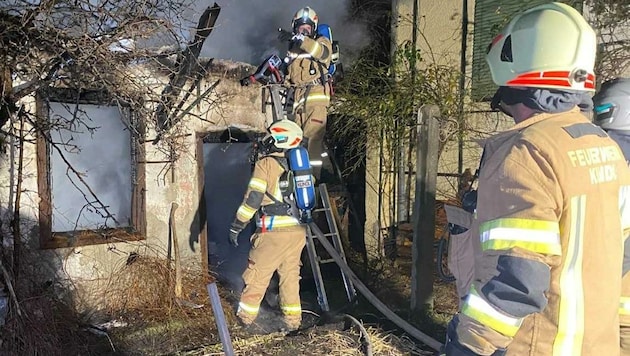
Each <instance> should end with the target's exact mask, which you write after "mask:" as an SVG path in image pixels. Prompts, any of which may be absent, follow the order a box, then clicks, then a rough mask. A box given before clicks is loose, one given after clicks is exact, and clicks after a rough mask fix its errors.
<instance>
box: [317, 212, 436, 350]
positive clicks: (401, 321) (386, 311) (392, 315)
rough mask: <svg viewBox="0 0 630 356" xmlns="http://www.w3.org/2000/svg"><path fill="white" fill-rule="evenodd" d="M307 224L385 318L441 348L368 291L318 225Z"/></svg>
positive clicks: (431, 345) (431, 344)
mask: <svg viewBox="0 0 630 356" xmlns="http://www.w3.org/2000/svg"><path fill="white" fill-rule="evenodd" d="M309 226H310V228H311V231H312V232H313V234H314V235H315V236H316V237H317V239H318V240H319V242H320V243H321V244H322V246H324V248H325V249H326V251H327V252H328V253H329V254H330V257H332V259H333V260H334V261H335V262H336V263H337V265H338V266H339V268H341V270H342V271H343V273H345V274H346V275H347V276H348V277H349V278H350V279H351V280H352V283H353V284H354V286H355V287H356V289H357V290H358V291H359V292H361V294H363V296H364V297H365V298H366V299H367V300H368V301H369V302H370V303H371V304H372V305H373V306H374V307H376V309H378V310H379V311H380V312H381V313H383V315H384V316H385V317H386V318H387V319H389V320H391V321H392V322H393V323H394V324H396V325H397V326H398V327H400V328H401V329H403V330H404V331H405V332H407V333H408V334H409V335H411V336H412V337H413V338H415V339H417V340H419V341H422V342H423V343H425V344H426V345H427V346H429V347H431V348H432V349H434V350H436V351H440V350H441V348H442V346H443V345H442V344H441V343H440V342H439V341H437V340H435V339H434V338H432V337H430V336H428V335H427V334H425V333H423V332H422V331H420V330H418V329H416V328H415V327H414V326H413V325H411V324H409V323H408V322H407V321H406V320H404V319H403V318H401V317H399V316H398V315H396V313H394V312H393V311H391V310H390V309H389V308H388V307H387V306H386V305H385V304H383V302H381V301H380V300H378V298H376V296H375V295H374V294H372V292H370V290H369V289H368V288H367V287H366V286H365V284H363V282H361V280H360V279H359V277H357V275H356V274H354V272H352V270H351V269H350V267H348V265H347V264H346V263H345V261H344V260H343V258H341V256H340V255H339V253H337V251H336V250H335V248H334V247H333V246H332V244H331V243H330V242H329V241H328V239H327V238H326V237H325V236H324V234H323V233H322V231H321V230H320V229H319V227H318V226H317V225H316V224H315V223H309Z"/></svg>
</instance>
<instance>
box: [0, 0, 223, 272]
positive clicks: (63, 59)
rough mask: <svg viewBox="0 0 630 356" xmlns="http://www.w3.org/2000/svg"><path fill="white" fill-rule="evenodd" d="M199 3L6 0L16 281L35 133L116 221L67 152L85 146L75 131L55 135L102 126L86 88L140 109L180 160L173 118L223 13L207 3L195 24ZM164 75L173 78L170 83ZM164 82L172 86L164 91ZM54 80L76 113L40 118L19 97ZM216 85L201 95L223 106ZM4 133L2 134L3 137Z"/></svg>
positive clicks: (4, 107)
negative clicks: (28, 148) (85, 102)
mask: <svg viewBox="0 0 630 356" xmlns="http://www.w3.org/2000/svg"><path fill="white" fill-rule="evenodd" d="M193 5H197V6H198V4H196V3H195V1H192V0H77V1H74V0H73V1H68V0H41V1H31V0H7V1H4V2H3V3H2V5H0V130H1V133H2V135H0V136H3V137H7V136H9V135H11V136H12V137H13V138H14V140H15V142H16V144H15V147H17V149H18V152H17V154H13V156H12V160H11V162H13V159H16V160H17V165H16V166H15V167H13V168H12V172H11V174H12V176H13V178H12V179H11V184H12V185H14V186H11V187H9V189H10V190H11V192H15V193H14V195H13V196H11V198H10V200H11V202H10V203H9V207H12V208H10V209H11V210H12V211H11V217H10V219H11V224H10V228H11V230H12V239H13V240H12V243H13V256H12V262H11V263H5V266H9V267H10V268H9V269H10V271H11V272H12V273H13V277H12V279H13V282H15V280H16V279H17V271H19V260H20V255H21V246H22V236H21V235H22V232H21V231H20V225H21V222H20V214H19V211H20V200H21V196H20V195H21V193H22V192H21V191H22V189H21V184H22V180H23V171H22V169H23V163H24V162H23V161H24V158H23V151H24V146H25V144H28V143H33V142H34V140H33V137H35V136H36V135H39V136H40V137H43V138H44V139H45V140H46V143H47V144H48V145H49V147H50V150H51V151H54V152H57V153H58V154H59V155H60V157H61V159H62V160H63V161H64V162H65V163H66V164H67V166H68V167H67V170H66V175H67V176H68V177H69V178H70V177H71V181H72V184H74V185H75V188H76V189H78V190H79V191H80V192H81V193H82V195H83V197H84V199H85V207H87V208H89V209H92V211H95V212H97V213H98V214H100V215H101V216H102V217H104V218H106V219H107V220H110V221H111V220H113V221H115V217H114V216H113V214H111V213H110V212H109V211H108V207H107V206H106V204H104V203H103V202H102V201H101V199H100V198H99V197H98V196H97V195H96V194H95V193H94V190H93V189H92V188H93V187H90V186H89V185H88V184H87V183H86V181H85V180H84V179H83V178H82V175H83V173H82V172H80V171H79V170H77V169H75V168H74V167H72V166H71V164H70V163H69V161H68V160H67V159H66V158H65V156H66V155H67V154H68V153H69V152H72V151H77V150H78V149H80V148H78V147H76V145H75V144H74V143H73V142H72V140H71V139H70V140H68V141H64V142H55V141H54V140H53V139H52V138H51V135H50V134H49V133H50V131H51V130H61V129H63V130H68V131H70V132H74V131H76V130H77V129H78V128H81V131H84V132H94V131H96V130H98V129H99V127H98V126H96V125H95V124H93V123H91V122H90V120H89V119H90V118H89V117H87V116H86V115H85V113H84V112H82V110H81V107H80V105H79V100H78V98H79V94H80V93H81V92H93V93H96V97H97V99H98V100H99V101H101V103H103V104H109V105H118V106H119V107H121V106H122V105H125V106H127V107H131V108H133V111H134V117H137V118H138V119H139V121H140V122H141V123H140V125H138V126H140V127H149V128H151V127H152V128H155V131H156V132H157V134H158V136H159V137H161V138H162V140H161V142H160V146H158V149H162V150H164V151H166V152H168V154H169V157H171V159H172V160H176V158H177V152H176V151H177V148H178V147H179V146H178V144H177V137H181V135H178V133H177V131H178V128H176V127H174V124H175V123H176V122H177V121H179V119H181V116H182V115H183V114H182V111H185V110H181V108H182V106H183V104H184V101H186V100H187V99H188V96H187V95H183V97H182V96H181V95H179V94H180V93H184V94H185V93H186V90H185V89H184V87H185V86H187V85H188V83H190V82H191V80H190V79H191V78H194V80H193V81H192V82H193V83H198V82H199V80H200V79H201V77H202V76H203V75H204V73H206V71H207V69H208V68H207V65H200V62H199V60H198V56H199V51H200V49H201V46H202V45H203V43H204V41H205V39H206V38H207V36H208V35H209V33H210V31H211V29H212V26H213V25H214V21H216V17H217V16H218V14H219V7H218V5H216V3H215V4H214V6H213V7H208V8H207V9H206V11H205V12H203V14H201V19H200V22H199V25H197V28H196V29H195V25H196V24H195V23H192V22H190V21H189V20H187V19H189V18H191V17H192V15H193V14H194V12H193ZM195 16H197V15H195ZM189 29H192V32H193V33H192V34H189V33H188V31H189ZM188 38H190V40H188ZM182 62H184V63H182ZM165 78H170V81H171V82H170V84H169V85H168V86H167V85H165V84H166V83H165V81H166V80H167V79H165ZM173 78H176V80H173ZM192 85H194V84H191V86H192ZM166 87H169V88H170V91H169V93H170V95H165V89H164V88H166ZM214 87H216V86H211V88H214ZM51 88H66V89H70V90H69V91H68V92H69V93H70V95H69V96H68V97H64V98H63V100H62V101H63V102H65V103H66V104H65V105H64V106H65V107H66V110H68V112H69V113H70V114H71V115H70V118H68V116H65V118H61V117H51V118H48V119H46V118H42V117H37V114H36V113H33V112H29V111H28V110H26V109H25V107H24V106H23V105H22V104H21V101H20V100H21V99H23V98H25V97H27V96H29V95H33V94H35V93H40V94H42V96H44V97H45V96H46V94H47V93H48V92H49V91H51V90H50V89H51ZM189 89H190V88H189ZM173 93H176V94H173ZM209 93H210V89H209V90H207V91H206V92H205V93H204V95H201V98H197V99H195V100H194V101H193V102H194V104H195V105H198V104H199V103H200V101H201V100H205V101H206V104H207V106H208V107H213V106H216V105H219V104H220V102H219V101H217V100H213V99H209V95H208V94H209ZM67 103H70V104H67ZM160 105H161V106H160ZM156 107H162V108H163V109H162V116H160V117H157V115H156V114H155V111H156ZM189 107H190V105H189V106H188V108H189ZM171 117H172V118H176V119H178V120H171ZM11 118H15V119H16V121H15V123H14V124H13V125H10V126H9V125H6V124H7V122H8V121H9V120H10V119H11ZM166 121H168V122H169V124H168V125H165V122H166ZM16 123H17V124H16ZM125 124H126V125H128V128H129V131H130V132H131V133H132V135H133V136H134V139H135V141H136V142H138V143H139V144H140V143H142V142H144V140H145V139H146V138H145V137H144V134H143V132H142V131H138V130H137V127H136V126H134V125H131V124H130V123H128V122H125ZM3 141H4V140H2V139H0V145H4V143H3ZM2 236H4V234H2ZM4 246H5V244H4V243H2V238H0V252H2V253H1V255H2V256H0V257H2V258H3V259H5V261H6V259H7V258H8V256H6V255H5V253H4V252H5V251H4ZM5 282H7V283H10V282H11V281H9V280H7V281H5Z"/></svg>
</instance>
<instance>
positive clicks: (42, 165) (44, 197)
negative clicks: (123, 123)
mask: <svg viewBox="0 0 630 356" xmlns="http://www.w3.org/2000/svg"><path fill="white" fill-rule="evenodd" d="M50 102H59V103H69V104H71V105H74V104H79V105H86V104H87V105H89V104H91V105H110V106H111V105H113V101H112V99H111V97H110V96H109V95H107V93H105V92H103V91H99V90H82V89H65V88H64V89H57V88H47V89H46V90H41V91H38V92H37V93H36V95H35V108H36V113H37V120H38V125H37V126H38V127H39V129H38V130H37V138H36V147H37V148H36V151H37V185H38V189H39V197H40V201H39V242H40V248H42V249H54V248H64V247H75V246H87V245H98V244H107V243H114V242H123V241H138V240H144V239H145V238H146V214H145V211H146V194H145V192H146V185H145V177H146V172H145V166H144V164H143V163H142V162H144V161H145V152H144V146H143V143H144V142H143V137H144V132H145V129H144V125H143V124H142V122H141V120H139V118H138V117H137V116H136V113H135V112H134V111H133V110H132V109H131V106H130V105H128V104H126V103H119V102H118V105H121V106H123V107H124V108H125V111H126V113H128V114H129V115H130V118H131V121H132V122H133V124H134V126H135V129H136V130H135V132H136V133H137V135H134V131H133V130H130V132H131V135H132V140H131V152H130V155H131V159H132V162H133V163H135V164H134V166H135V177H133V172H134V170H132V177H131V184H132V188H133V189H132V193H131V194H132V195H131V226H132V227H128V228H111V229H97V230H92V229H90V230H76V231H74V232H71V233H69V232H52V195H51V182H50V168H51V167H50V145H49V142H48V141H49V139H47V137H49V135H48V134H49V133H48V131H46V130H47V127H48V121H49V115H50V112H49V103H50Z"/></svg>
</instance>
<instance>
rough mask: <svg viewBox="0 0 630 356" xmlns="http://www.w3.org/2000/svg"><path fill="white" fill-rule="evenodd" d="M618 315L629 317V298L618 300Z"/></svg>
mask: <svg viewBox="0 0 630 356" xmlns="http://www.w3.org/2000/svg"><path fill="white" fill-rule="evenodd" d="M619 315H630V297H621V299H620V300H619Z"/></svg>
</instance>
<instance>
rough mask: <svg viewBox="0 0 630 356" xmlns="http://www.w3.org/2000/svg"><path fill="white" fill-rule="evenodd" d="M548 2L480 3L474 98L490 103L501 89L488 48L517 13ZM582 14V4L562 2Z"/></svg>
mask: <svg viewBox="0 0 630 356" xmlns="http://www.w3.org/2000/svg"><path fill="white" fill-rule="evenodd" d="M549 2H552V1H548V0H477V1H476V2H475V27H474V33H473V35H474V36H473V61H472V93H471V95H472V99H473V100H475V101H482V100H489V99H491V98H492V95H494V92H495V91H496V89H497V86H496V85H495V84H494V82H493V81H492V76H491V75H490V69H489V68H488V64H487V63H486V52H487V50H488V45H489V44H490V42H491V41H492V39H493V38H494V36H496V35H497V34H498V33H499V32H500V31H501V29H503V27H504V26H505V25H507V23H508V22H509V21H510V19H511V18H512V16H514V15H515V14H517V13H519V12H521V11H523V10H527V9H529V8H532V7H534V6H538V5H540V4H545V3H549ZM560 2H563V3H566V4H568V5H571V6H573V7H574V8H576V9H577V10H578V11H580V12H582V1H560Z"/></svg>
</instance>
